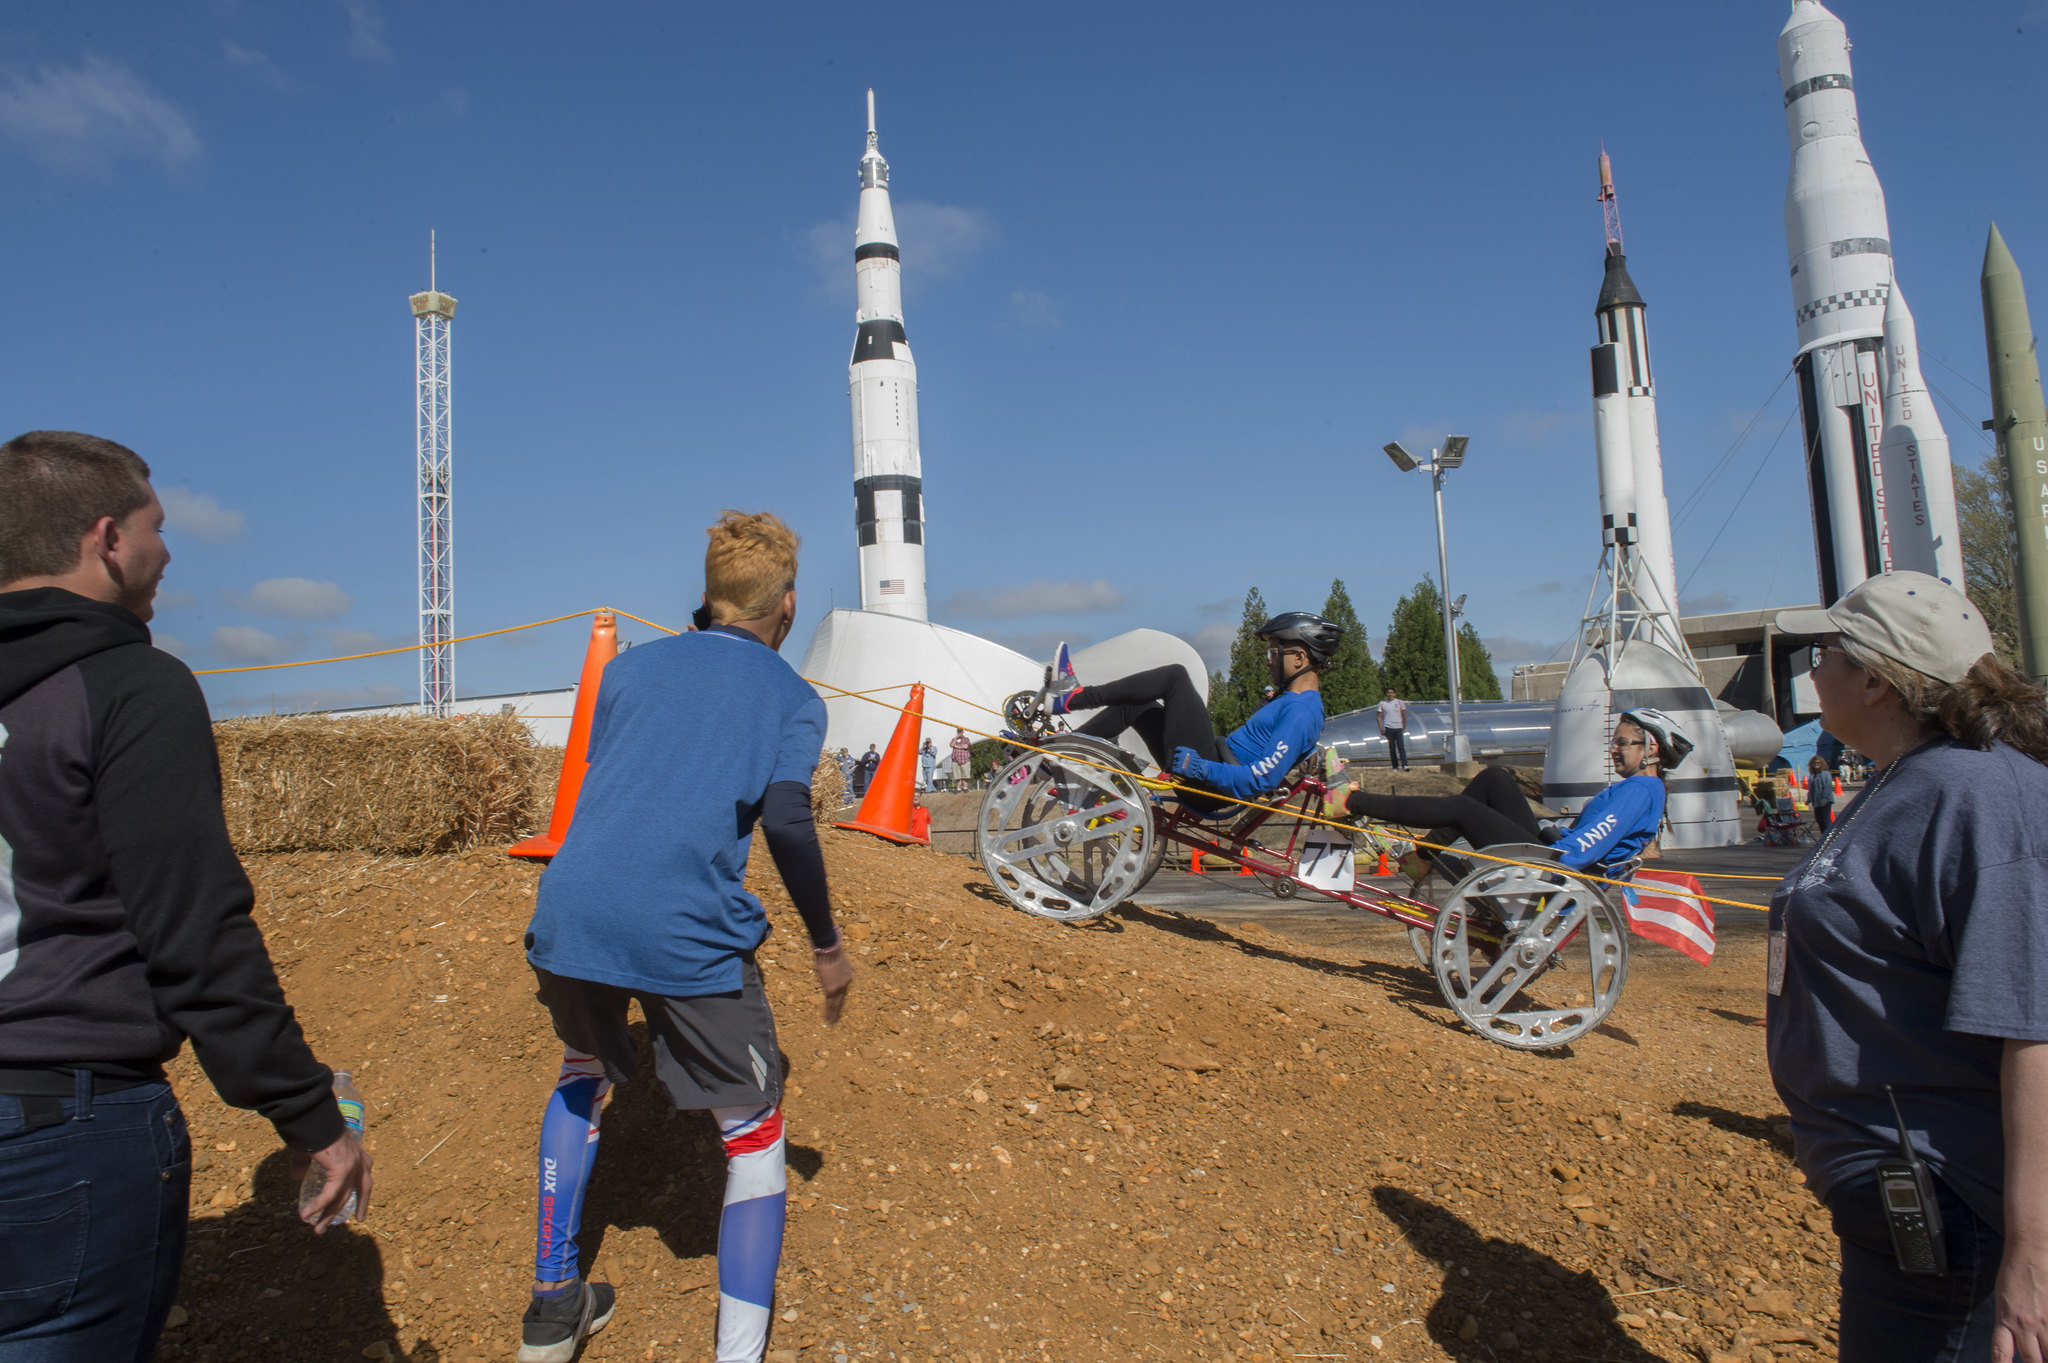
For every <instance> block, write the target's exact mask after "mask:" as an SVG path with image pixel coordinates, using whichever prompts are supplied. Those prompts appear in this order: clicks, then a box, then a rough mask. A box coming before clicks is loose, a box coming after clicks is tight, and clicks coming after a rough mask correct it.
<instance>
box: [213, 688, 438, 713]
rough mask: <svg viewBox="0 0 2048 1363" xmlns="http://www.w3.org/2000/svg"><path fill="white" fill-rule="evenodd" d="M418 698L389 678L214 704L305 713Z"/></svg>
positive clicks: (226, 709)
mask: <svg viewBox="0 0 2048 1363" xmlns="http://www.w3.org/2000/svg"><path fill="white" fill-rule="evenodd" d="M418 699H419V693H418V692H417V691H408V690H406V689H405V688H404V687H402V686H394V685H392V684H391V683H389V682H374V683H372V684H371V685H369V686H316V687H313V688H311V689H310V690H305V691H270V692H266V693H264V694H262V695H248V694H240V695H233V696H229V697H227V698H225V699H224V700H219V701H215V702H214V705H213V708H214V710H215V711H217V712H219V713H223V714H239V715H247V714H257V715H263V714H279V715H295V714H304V713H305V712H306V711H308V710H353V709H357V708H359V707H362V706H367V705H409V704H411V703H412V702H414V701H417V700H418Z"/></svg>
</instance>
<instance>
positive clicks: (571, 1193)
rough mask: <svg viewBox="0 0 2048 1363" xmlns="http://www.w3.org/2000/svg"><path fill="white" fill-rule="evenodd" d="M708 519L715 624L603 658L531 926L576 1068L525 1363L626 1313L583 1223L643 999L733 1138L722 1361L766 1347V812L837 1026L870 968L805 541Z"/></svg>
mask: <svg viewBox="0 0 2048 1363" xmlns="http://www.w3.org/2000/svg"><path fill="white" fill-rule="evenodd" d="M709 533H710V537H711V544H710V547H709V548H708V549H707V550H706V551H705V554H704V601H705V604H706V605H707V606H708V607H709V610H710V623H709V624H708V625H707V626H706V627H705V628H703V629H700V630H697V631H695V632H692V633H688V634H679V635H675V636H672V637H670V638H666V639H657V640H655V641H654V642H653V643H651V644H642V645H640V646H639V647H638V648H635V649H633V650H632V651H631V652H629V653H622V654H620V655H619V656H618V658H617V659H615V660H614V661H613V662H612V663H610V664H609V665H608V666H606V668H605V673H604V684H603V686H602V687H601V688H600V689H599V691H598V696H597V708H596V712H595V713H594V715H593V716H592V719H591V725H590V772H589V774H588V775H587V776H586V777H584V780H583V790H582V793H581V795H580V796H579V797H578V799H577V804H576V819H575V822H574V823H572V824H570V825H569V833H568V836H567V837H565V838H564V839H563V840H562V850H561V851H560V852H559V853H557V854H556V856H555V858H554V861H553V863H552V864H551V865H549V867H548V869H547V871H546V872H545V873H544V874H543V875H542V876H541V881H540V893H539V898H538V902H537V903H536V904H535V906H534V914H533V922H532V924H531V925H530V926H529V927H528V929H527V933H526V953H527V960H528V961H529V962H530V963H531V964H532V966H533V972H534V975H535V976H536V977H537V978H538V980H539V984H540V989H539V998H540V1001H541V1003H542V1004H543V1005H545V1006H546V1008H547V1010H548V1012H549V1014H550V1015H551V1016H552V1017H553V1020H554V1026H555V1035H557V1036H558V1037H560V1038H561V1040H562V1069H561V1074H560V1077H559V1078H558V1079H557V1080H556V1082H555V1089H554V1093H553V1096H552V1097H550V1098H549V1100H548V1104H547V1110H546V1112H545V1114H544V1115H543V1117H542V1119H541V1129H540V1166H539V1188H538V1194H537V1202H538V1215H537V1218H536V1219H537V1227H536V1236H535V1239H536V1246H535V1251H534V1284H533V1300H532V1302H531V1304H530V1305H529V1306H528V1308H527V1311H526V1315H525V1317H524V1319H523V1320H522V1322H521V1333H522V1340H521V1345H520V1349H519V1358H520V1363H568V1360H569V1359H571V1358H573V1357H574V1356H575V1354H576V1350H577V1347H578V1346H579V1345H580V1344H581V1343H582V1342H583V1340H584V1339H585V1338H586V1337H587V1336H589V1335H591V1334H593V1333H595V1332H596V1331H598V1330H600V1329H602V1328H603V1327H604V1326H605V1324H606V1323H607V1322H608V1321H610V1320H611V1316H612V1306H613V1301H614V1293H613V1290H612V1287H611V1285H610V1284H608V1283H593V1282H587V1281H585V1280H584V1279H583V1277H582V1276H581V1275H580V1273H579V1272H578V1259H577V1246H576V1233H577V1229H578V1226H579V1223H580V1221H581V1219H582V1208H583V1194H584V1190H585V1188H586V1187H587V1186H588V1185H589V1182H590V1171H591V1168H592V1165H593V1164H594V1162H595V1160H596V1157H597V1137H598V1122H599V1118H600V1117H601V1115H602V1112H603V1106H604V1101H605V1098H606V1097H607V1095H608V1094H609V1092H610V1090H611V1087H612V1085H614V1084H622V1083H624V1082H625V1081H626V1080H628V1079H630V1078H632V1077H633V1073H634V1070H635V1067H636V1057H635V1055H634V1049H633V1038H632V1036H631V1034H630V1033H629V1032H628V1031H627V1030H626V1004H627V1002H628V1000H637V1001H638V1002H639V1004H640V1011H641V1014H642V1015H643V1016H644V1017H645V1018H646V1019H647V1025H648V1028H649V1029H650V1030H651V1031H652V1032H653V1034H654V1070H655V1077H656V1078H657V1079H659V1080H660V1081H661V1085H662V1087H663V1089H664V1090H666V1091H667V1093H668V1098H669V1101H670V1102H671V1103H672V1104H674V1106H675V1107H676V1109H677V1110H678V1111H709V1112H710V1113H711V1116H712V1118H713V1119H714V1120H715V1121H716V1122H717V1124H718V1129H719V1133H720V1134H721V1135H722V1136H723V1138H724V1141H725V1154H726V1176H725V1212H724V1216H723V1218H722V1219H721V1221H720V1223H719V1230H718V1354H717V1357H718V1359H719V1361H720V1363H760V1359H761V1356H762V1353H763V1351H764V1350H765V1349H766V1348H767V1342H768V1309H769V1306H770V1304H771V1303H772V1301H773V1299H774V1293H775V1275H776V1269H777V1266H778V1265H779V1264H780V1262H781V1258H782V1228H783V1219H784V1213H785V1207H784V1197H785V1189H786V1171H785V1170H784V1168H783V1136H782V1071H783V1062H782V1052H781V1049H780V1048H779V1046H778V1045H777V1042H776V1039H775V1017H774V1014H773V1013H772V1012H770V1011H769V1007H768V997H767V995H766V993H765V992H764V991H763V989H762V987H761V970H760V967H759V966H758V965H757V964H756V962H755V959H754V952H755V949H756V948H758V947H759V946H760V945H761V942H762V941H763V939H765V938H766V937H767V935H768V918H767V915H766V914H765V913H763V912H762V909H761V903H760V901H759V900H757V899H755V898H754V896H753V895H751V894H749V893H747V890H746V888H745V884H744V882H745V879H746V872H747V853H748V849H749V847H750V846H751V840H752V837H753V832H754V826H755V824H756V823H757V822H758V824H759V825H760V828H761V833H762V835H763V839H764V840H765V841H766V842H767V844H768V853H769V855H770V856H771V857H773V858H774V860H775V869H776V871H777V872H778V873H780V875H781V876H782V883H783V884H784V886H786V887H787V888H788V890H789V897H790V900H791V902H793V903H794V904H795V905H796V909H797V912H798V913H799V914H800V915H801V916H802V918H803V922H804V929H805V931H806V932H807V933H808V935H809V937H810V941H811V948H812V951H813V953H814V958H815V964H816V968H817V973H818V984H819V987H820V988H821V989H823V990H824V994H825V1022H826V1024H827V1025H828V1026H830V1025H836V1024H837V1023H838V1021H839V1014H840V1010H841V1009H842V1008H844V1007H845V1004H846V994H847V990H848V988H849V987H850V986H851V985H852V983H853V966H852V964H851V963H850V962H849V961H848V960H847V958H846V953H845V951H844V950H843V948H842V946H841V943H840V938H839V929H838V927H837V926H836V925H835V924H834V922H833V920H832V901H831V896H830V893H829V891H828V888H827V885H826V881H825V859H824V856H823V855H822V854H821V852H820V851H819V848H818V833H817V827H816V825H815V824H814V823H813V822H812V819H811V773H812V772H813V771H814V770H816V768H817V765H818V754H819V752H820V751H821V749H822V748H823V746H824V742H825V703H824V702H823V701H822V700H820V699H819V698H818V693H817V692H816V691H814V690H812V689H811V687H810V684H809V683H807V682H806V681H804V679H803V678H802V677H800V676H798V675H797V673H796V670H795V669H794V668H792V667H791V666H790V665H789V664H788V663H786V662H784V661H783V660H782V658H781V657H780V656H779V655H778V653H777V650H778V649H780V648H781V647H782V644H783V641H784V640H786V639H787V638H788V637H789V631H790V628H791V627H792V625H793V624H794V623H795V621H796V554H797V537H796V535H795V534H794V533H793V532H792V531H791V530H790V529H789V528H788V527H787V526H785V525H784V524H783V523H782V522H781V521H780V520H778V519H776V518H775V517H774V516H772V515H769V514H767V513H765V512H764V513H759V514H746V513H742V512H738V511H728V512H726V513H725V514H724V515H723V516H721V517H720V518H719V521H718V523H717V524H716V525H714V526H712V527H711V529H710V532H709ZM735 811H737V812H738V814H739V818H738V820H737V822H735V820H734V817H733V816H734V812H735Z"/></svg>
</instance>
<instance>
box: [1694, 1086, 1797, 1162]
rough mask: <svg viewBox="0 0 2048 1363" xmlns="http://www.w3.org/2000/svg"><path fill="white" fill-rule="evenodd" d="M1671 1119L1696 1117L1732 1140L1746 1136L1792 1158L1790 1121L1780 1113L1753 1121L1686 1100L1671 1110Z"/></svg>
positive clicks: (1710, 1104) (1754, 1118) (1736, 1113)
mask: <svg viewBox="0 0 2048 1363" xmlns="http://www.w3.org/2000/svg"><path fill="white" fill-rule="evenodd" d="M1671 1115H1672V1116H1674V1117H1696V1118H1699V1119H1701V1120H1704V1121H1706V1122H1709V1123H1712V1124H1713V1125H1714V1126H1718V1127H1719V1128H1721V1130H1723V1131H1726V1132H1727V1133H1728V1134H1729V1135H1731V1136H1746V1137H1748V1138H1749V1139H1750V1140H1753V1141H1758V1142H1761V1143H1762V1144H1764V1145H1768V1146H1770V1147H1771V1148H1772V1149H1774V1150H1776V1151H1777V1152H1778V1153H1779V1154H1781V1155H1784V1156H1785V1157H1786V1158H1787V1159H1790V1158H1791V1157H1792V1132H1791V1126H1790V1123H1789V1120H1788V1119H1787V1118H1786V1117H1785V1116H1784V1114H1782V1113H1778V1114H1774V1115H1772V1116H1770V1117H1752V1116H1750V1115H1749V1114H1748V1113H1746V1112H1734V1111H1731V1110H1729V1109H1728V1108H1725V1107H1715V1106H1714V1105H1713V1104H1712V1103H1696V1102H1694V1101H1693V1100H1692V1099H1690V1098H1688V1099H1686V1100H1685V1101H1684V1102H1682V1103H1674V1104H1673V1105H1672V1107H1671Z"/></svg>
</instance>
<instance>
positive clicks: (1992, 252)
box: [1984, 222, 2020, 275]
mask: <svg viewBox="0 0 2048 1363" xmlns="http://www.w3.org/2000/svg"><path fill="white" fill-rule="evenodd" d="M2019 272H2020V267H2019V262H2018V261H2016V260H2014V259H2013V258H2012V252H2011V251H2008V250H2007V249H2006V247H2005V238H2004V237H2003V236H2002V235H2000V233H1999V231H1998V224H1997V223H1995V222H1994V223H1992V224H1991V236H1990V237H1989V238H1988V239H1987V240H1986V241H1985V243H1984V273H1985V274H1987V275H1994V274H2008V273H2010V274H2018V273H2019Z"/></svg>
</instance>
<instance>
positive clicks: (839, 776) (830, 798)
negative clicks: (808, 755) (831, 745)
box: [811, 753, 846, 823]
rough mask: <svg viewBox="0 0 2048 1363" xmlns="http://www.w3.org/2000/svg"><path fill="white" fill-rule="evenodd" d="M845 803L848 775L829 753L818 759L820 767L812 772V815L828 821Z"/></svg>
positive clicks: (819, 819)
mask: <svg viewBox="0 0 2048 1363" xmlns="http://www.w3.org/2000/svg"><path fill="white" fill-rule="evenodd" d="M845 803H846V775H845V773H844V772H842V771H840V770H839V763H838V761H837V760H835V759H834V758H833V757H832V755H831V754H830V753H827V754H825V755H823V756H821V757H820V758H819V759H818V769H817V770H816V771H814V772H812V773H811V817H812V818H814V819H816V820H817V821H818V822H819V823H828V822H830V821H831V818H832V816H833V815H834V814H837V813H838V812H839V807H840V806H841V805H843V804H845Z"/></svg>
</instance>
